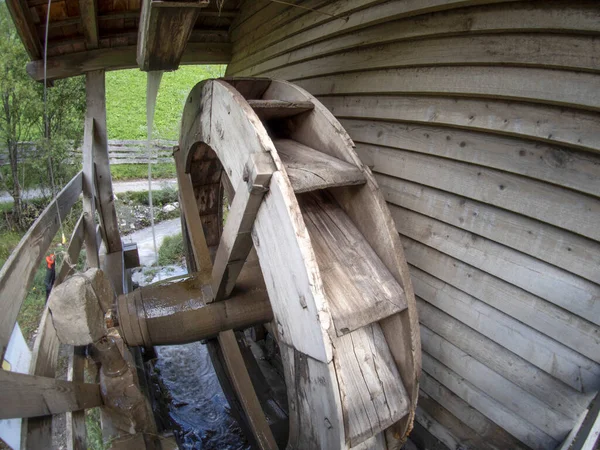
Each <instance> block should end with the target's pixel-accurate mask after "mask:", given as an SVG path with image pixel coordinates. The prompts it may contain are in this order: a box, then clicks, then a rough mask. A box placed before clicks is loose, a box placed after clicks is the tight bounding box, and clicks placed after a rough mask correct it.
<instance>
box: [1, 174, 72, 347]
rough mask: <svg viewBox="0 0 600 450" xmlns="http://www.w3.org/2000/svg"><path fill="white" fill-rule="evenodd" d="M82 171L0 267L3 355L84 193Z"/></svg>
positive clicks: (38, 219)
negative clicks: (39, 271) (41, 268)
mask: <svg viewBox="0 0 600 450" xmlns="http://www.w3.org/2000/svg"><path fill="white" fill-rule="evenodd" d="M81 180H82V175H81V172H79V173H78V174H77V175H75V177H73V179H72V180H71V181H70V182H69V183H68V184H67V185H66V186H65V188H64V189H63V190H62V191H60V193H59V194H58V195H57V196H56V198H55V199H54V200H53V201H52V202H51V203H50V204H49V205H48V206H47V207H46V209H45V210H44V211H43V212H42V213H41V214H40V216H39V217H38V218H37V220H36V221H35V222H34V224H33V225H32V226H31V228H29V230H28V231H27V233H26V234H25V236H23V238H22V239H21V241H20V242H19V245H17V247H16V248H15V249H14V250H13V252H12V253H11V255H10V257H9V258H8V260H7V261H6V263H4V266H2V269H1V270H0V311H2V314H0V358H1V357H3V356H4V352H5V351H6V346H7V345H8V341H9V340H10V335H11V333H12V329H13V327H14V325H15V322H16V321H17V316H18V314H19V310H20V309H21V304H22V303H23V300H24V299H25V296H26V295H27V291H28V288H29V285H30V284H31V282H32V281H33V277H34V276H35V273H36V272H37V269H38V267H39V265H40V262H41V260H42V258H43V257H44V256H45V253H46V251H47V250H48V248H49V247H50V244H51V242H52V239H53V238H54V235H55V234H56V232H57V231H58V229H59V220H58V217H59V215H60V218H61V220H64V218H65V217H66V215H67V213H68V212H69V211H70V210H71V208H72V206H73V205H74V204H75V202H76V201H77V200H78V199H79V194H80V193H81Z"/></svg>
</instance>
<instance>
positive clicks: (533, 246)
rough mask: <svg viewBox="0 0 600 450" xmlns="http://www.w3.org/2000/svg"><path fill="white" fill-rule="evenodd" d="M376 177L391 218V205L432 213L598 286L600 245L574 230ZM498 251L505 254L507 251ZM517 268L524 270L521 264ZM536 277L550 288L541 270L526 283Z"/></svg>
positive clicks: (583, 287) (583, 286) (585, 287)
mask: <svg viewBox="0 0 600 450" xmlns="http://www.w3.org/2000/svg"><path fill="white" fill-rule="evenodd" d="M376 178H377V182H378V184H379V186H380V187H381V191H382V192H383V195H384V197H385V198H386V200H387V201H388V202H390V203H391V204H392V205H390V209H391V211H392V215H393V216H394V215H398V214H400V212H399V211H398V210H396V209H395V208H394V205H397V206H401V207H402V208H404V209H409V210H412V211H415V212H417V213H420V214H423V215H426V216H429V217H432V218H434V219H437V220H439V221H442V222H445V223H448V224H450V225H453V226H455V227H458V228H461V229H463V230H465V231H469V232H471V233H474V234H476V235H478V236H481V237H484V238H487V239H489V240H491V241H494V242H497V243H499V244H502V245H505V246H507V247H510V248H514V249H515V250H518V251H520V252H522V253H525V254H527V255H530V256H533V257H534V258H537V259H540V260H542V261H545V262H547V263H550V264H552V265H554V266H557V267H560V268H562V269H564V270H567V271H570V272H571V273H573V274H575V275H579V276H580V277H583V278H586V279H587V280H590V281H593V282H594V283H597V284H600V271H598V270H597V268H598V267H600V244H598V243H597V242H596V241H593V240H591V239H587V238H584V237H582V236H579V235H576V234H574V233H566V232H565V231H563V230H561V229H559V228H556V227H553V226H552V225H548V224H545V223H543V222H539V221H537V220H533V219H529V218H528V217H525V216H522V215H520V214H515V213H512V212H510V211H507V210H505V209H500V208H495V207H494V206H493V205H490V204H486V203H481V202H478V201H474V200H471V199H468V198H466V197H461V196H458V195H454V194H452V193H449V192H444V191H440V190H438V189H434V188H430V187H428V186H424V185H422V184H416V183H412V182H410V181H406V180H402V179H400V178H393V177H388V176H386V175H378V176H376ZM501 254H503V255H510V253H509V252H508V250H506V249H504V251H503V252H501ZM516 257H517V258H518V259H517V260H516V261H515V263H516V264H518V265H521V266H523V265H524V264H523V263H522V262H523V259H522V258H521V256H519V255H517V256H516ZM532 264H533V262H532ZM535 264H538V263H535ZM540 267H543V266H540ZM546 268H547V270H549V271H551V273H552V272H554V269H551V268H548V267H547V266H546ZM519 270H523V267H521V268H520V269H519ZM526 270H528V269H526ZM556 273H557V274H558V280H556V279H555V278H552V280H556V282H561V280H563V277H564V276H565V274H564V272H563V273H561V272H560V271H557V272H556ZM537 277H540V278H539V280H540V281H541V279H544V280H545V281H544V282H543V285H545V286H553V284H552V283H553V281H551V280H547V279H545V278H546V273H545V272H540V271H538V272H537V273H536V277H535V278H534V279H531V278H530V280H529V283H531V284H535V283H536V281H537V280H538V278H537ZM568 279H571V280H575V279H576V278H575V277H572V276H568ZM577 283H580V281H577ZM522 286H523V285H522ZM553 289H554V288H553ZM564 289H568V288H560V289H558V290H559V291H561V292H562V291H563V290H564ZM594 289H595V287H593V286H592V285H589V284H586V283H583V284H580V288H579V290H580V292H579V293H578V295H583V296H585V295H586V294H585V291H591V292H593V291H594ZM581 290H582V291H583V292H581ZM530 292H533V293H536V292H540V294H539V295H540V296H542V297H545V295H547V294H542V292H544V291H541V290H540V291H531V290H530ZM546 292H551V291H546Z"/></svg>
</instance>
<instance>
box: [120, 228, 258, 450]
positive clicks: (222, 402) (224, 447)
mask: <svg viewBox="0 0 600 450" xmlns="http://www.w3.org/2000/svg"><path fill="white" fill-rule="evenodd" d="M154 230H155V236H156V245H157V246H158V247H160V245H161V244H162V241H163V240H164V238H165V237H166V236H171V235H175V234H178V233H179V232H180V231H181V222H180V219H172V220H167V221H164V222H160V223H157V224H156V226H155V227H154ZM123 240H124V242H135V243H137V245H138V251H139V255H140V264H141V265H142V266H145V268H144V267H142V270H141V271H139V272H136V273H135V274H134V276H133V280H134V281H135V282H136V283H138V284H139V285H141V286H143V285H145V284H150V283H153V282H156V281H159V279H162V280H164V279H166V278H170V277H174V276H178V275H184V274H186V273H187V269H186V268H185V267H182V266H177V265H172V266H167V267H163V268H161V269H160V271H158V272H156V273H155V270H149V269H150V267H149V266H151V265H152V264H153V263H154V261H155V254H154V242H153V236H152V229H151V227H148V228H144V229H141V230H138V231H135V232H134V233H131V234H129V235H127V236H125V237H124V238H123ZM153 269H154V268H153ZM155 350H156V354H157V356H158V359H157V361H156V363H155V368H156V370H157V372H158V374H159V379H160V381H161V383H162V385H163V386H164V387H165V388H166V390H167V392H163V394H166V395H163V397H167V398H169V397H170V399H171V401H170V403H169V405H168V409H169V418H170V420H171V421H172V422H173V424H174V429H173V432H174V434H175V436H176V437H177V441H178V443H179V445H180V448H182V449H186V450H191V449H198V450H245V449H249V448H250V447H249V446H248V444H247V442H246V439H245V437H244V435H243V433H242V430H241V429H240V428H239V426H238V425H237V422H236V421H235V419H234V418H233V417H232V416H231V414H230V413H229V404H228V402H227V400H226V399H225V395H224V394H223V390H222V389H221V385H220V384H219V380H218V378H217V375H216V373H215V371H214V369H213V365H212V362H211V360H210V356H209V354H208V350H207V348H206V345H204V344H202V343H200V342H194V343H191V344H185V345H172V346H158V347H155Z"/></svg>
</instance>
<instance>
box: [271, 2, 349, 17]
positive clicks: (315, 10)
mask: <svg viewBox="0 0 600 450" xmlns="http://www.w3.org/2000/svg"><path fill="white" fill-rule="evenodd" d="M270 1H272V2H273V3H281V4H282V5H288V6H293V7H294V8H300V9H306V10H307V11H312V12H316V13H319V14H323V15H324V16H329V17H333V18H334V19H338V18H342V17H345V18H346V19H348V17H347V16H336V15H335V14H331V13H327V12H325V11H319V10H318V9H315V8H310V7H308V6H302V5H296V4H295V3H288V2H284V1H283V0H270Z"/></svg>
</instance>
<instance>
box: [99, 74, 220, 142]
mask: <svg viewBox="0 0 600 450" xmlns="http://www.w3.org/2000/svg"><path fill="white" fill-rule="evenodd" d="M224 72H225V66H182V67H180V68H179V69H178V70H176V71H174V72H166V73H165V74H164V76H163V78H162V82H161V86H160V89H159V91H158V99H157V104H156V112H155V115H154V128H153V137H154V138H155V139H159V138H160V139H171V140H176V139H178V137H179V123H180V121H181V114H182V112H183V106H184V104H185V100H186V98H187V96H188V94H189V92H190V91H191V90H192V88H193V87H194V86H195V85H196V84H197V83H198V82H200V81H202V80H205V79H207V78H216V77H219V76H222V75H223V73H224ZM146 76H147V75H146V73H144V72H141V71H139V70H137V69H131V70H119V71H114V72H107V73H106V118H107V128H108V138H109V139H138V140H140V139H146Z"/></svg>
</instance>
